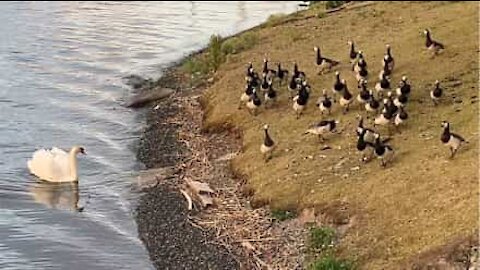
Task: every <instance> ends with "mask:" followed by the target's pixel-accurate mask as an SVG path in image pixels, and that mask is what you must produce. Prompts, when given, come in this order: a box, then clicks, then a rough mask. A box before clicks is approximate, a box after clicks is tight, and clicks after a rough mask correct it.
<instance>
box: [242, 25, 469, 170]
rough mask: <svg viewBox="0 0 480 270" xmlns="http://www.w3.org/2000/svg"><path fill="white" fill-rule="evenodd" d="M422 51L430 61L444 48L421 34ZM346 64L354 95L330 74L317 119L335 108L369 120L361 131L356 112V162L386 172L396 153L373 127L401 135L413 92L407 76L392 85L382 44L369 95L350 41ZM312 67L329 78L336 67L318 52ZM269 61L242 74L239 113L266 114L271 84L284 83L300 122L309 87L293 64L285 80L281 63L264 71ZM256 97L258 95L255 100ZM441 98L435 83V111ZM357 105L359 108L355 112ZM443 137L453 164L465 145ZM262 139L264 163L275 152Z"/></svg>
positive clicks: (313, 129)
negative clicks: (374, 165)
mask: <svg viewBox="0 0 480 270" xmlns="http://www.w3.org/2000/svg"><path fill="white" fill-rule="evenodd" d="M424 34H425V48H426V50H427V51H429V52H430V53H431V57H435V56H437V55H438V54H440V53H441V52H442V51H443V50H444V49H445V46H444V45H443V44H442V43H440V42H438V41H436V40H433V39H432V35H431V32H430V30H428V29H425V30H424ZM348 46H349V54H348V57H349V61H350V64H351V70H352V72H353V76H354V77H355V78H356V81H357V88H358V89H359V90H358V93H353V92H352V91H351V90H350V89H349V86H348V85H347V81H346V80H345V78H342V74H341V73H340V72H339V71H335V73H334V74H335V77H334V83H333V85H332V88H331V90H327V89H323V90H322V94H321V96H320V97H319V98H318V100H317V102H316V107H318V109H319V111H320V113H321V115H322V117H323V116H325V115H328V116H329V117H330V116H331V114H332V109H333V108H334V107H339V108H340V109H341V111H342V113H343V114H347V113H349V112H350V111H351V110H354V109H357V110H358V111H359V112H365V113H366V115H367V118H369V119H370V118H372V119H373V121H372V128H368V127H365V126H364V119H363V117H362V116H361V114H360V113H359V112H357V119H358V121H359V122H358V126H357V127H356V135H357V136H356V137H357V150H358V151H359V152H360V153H361V155H362V158H361V161H363V162H367V161H370V160H372V159H373V158H374V157H376V158H378V159H379V160H380V165H381V166H382V167H386V166H387V164H389V163H391V162H392V161H393V157H394V153H395V150H394V148H393V147H392V146H391V145H389V144H388V141H389V140H390V138H387V136H385V137H386V138H385V139H383V138H382V135H381V134H380V132H378V131H376V128H377V127H380V126H381V127H384V128H385V129H387V130H388V135H389V136H391V135H392V129H395V132H397V133H401V129H402V127H403V126H405V125H406V123H407V122H408V119H409V113H408V110H407V107H408V103H409V101H410V94H411V92H412V85H411V82H410V81H409V79H408V77H407V76H405V75H404V76H402V78H401V80H400V81H399V82H398V86H395V84H394V83H393V82H392V81H391V79H390V77H391V75H392V74H393V72H394V70H395V58H394V56H393V54H392V47H391V45H390V44H386V50H385V54H384V57H383V58H382V68H381V70H380V72H379V73H378V77H377V79H376V80H375V79H374V80H375V84H374V87H373V89H371V88H369V86H368V82H369V81H368V79H369V76H371V73H370V72H369V70H368V67H369V66H368V64H367V60H366V58H365V54H364V52H363V51H361V50H358V51H357V49H356V44H355V43H354V42H353V41H348ZM314 52H315V64H316V66H317V74H319V75H322V74H328V73H329V72H331V71H332V70H334V69H335V67H337V66H339V65H340V61H337V60H334V59H332V58H327V57H325V55H324V54H323V51H322V52H321V50H320V48H319V47H314ZM268 64H269V62H268V59H267V58H266V57H265V59H264V61H263V69H262V74H261V76H260V75H259V74H258V73H257V72H255V70H254V68H253V64H252V63H251V62H250V63H249V65H248V68H247V72H246V77H245V80H246V86H245V90H244V92H243V93H242V95H241V97H240V105H239V109H241V108H242V105H245V106H246V107H247V108H248V110H249V112H250V113H251V114H252V115H254V116H256V115H257V114H258V112H259V109H260V107H261V106H262V104H263V105H264V107H265V108H266V109H268V108H271V107H273V106H274V104H275V103H276V99H277V98H278V96H279V95H278V93H277V90H275V87H274V82H277V86H278V87H279V88H278V89H280V88H283V87H284V85H285V83H286V82H288V83H287V85H286V87H285V88H286V89H287V90H288V92H289V94H290V98H291V104H292V105H291V106H292V109H293V112H294V113H295V116H296V118H297V119H298V118H300V117H301V116H302V114H303V113H304V111H305V109H306V107H307V106H308V104H309V99H310V95H311V93H312V87H311V86H310V84H309V83H308V81H307V76H306V74H305V72H303V71H301V70H300V69H299V66H298V64H297V63H296V62H295V63H293V71H292V73H291V74H290V72H289V71H288V70H285V69H282V66H281V63H277V69H270V68H269V65H268ZM257 89H260V90H261V91H262V93H263V97H264V98H263V101H262V100H261V99H260V97H259V94H258V92H257ZM260 96H261V95H260ZM443 96H444V91H443V89H442V88H441V86H440V82H439V81H438V80H436V81H435V83H434V88H433V89H431V90H430V98H431V100H432V104H433V105H434V106H437V105H438V104H440V102H441V100H442V98H443ZM355 105H358V106H355ZM339 124H340V122H339V121H338V119H333V118H331V119H322V120H321V121H319V122H318V123H315V124H314V125H312V126H310V127H308V128H307V130H306V132H305V134H314V135H316V136H318V138H319V140H320V141H322V142H323V141H324V140H325V136H327V134H337V136H338V134H340V133H339V132H337V130H338V126H339ZM441 127H442V128H443V132H442V134H441V137H440V139H441V140H440V141H441V143H442V144H443V145H445V146H448V147H449V149H450V158H453V157H454V156H455V154H456V152H457V150H458V149H459V147H460V146H461V145H462V144H463V143H466V142H467V141H466V140H465V139H463V138H462V137H461V136H460V135H458V134H455V133H452V132H450V123H449V122H447V121H444V122H442V124H441ZM263 129H264V132H265V135H264V140H263V143H262V144H261V147H260V152H261V153H262V155H264V160H265V162H267V161H269V160H270V159H271V158H272V152H273V151H274V149H275V146H276V144H275V142H274V140H273V139H272V137H271V136H270V134H269V131H268V129H269V125H265V126H264V127H263Z"/></svg>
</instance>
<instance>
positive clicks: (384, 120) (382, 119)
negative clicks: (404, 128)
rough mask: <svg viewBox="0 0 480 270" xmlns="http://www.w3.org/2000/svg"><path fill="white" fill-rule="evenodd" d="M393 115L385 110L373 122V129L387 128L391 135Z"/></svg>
mask: <svg viewBox="0 0 480 270" xmlns="http://www.w3.org/2000/svg"><path fill="white" fill-rule="evenodd" d="M392 118H393V114H392V113H391V112H390V111H389V110H388V109H387V108H383V110H382V113H381V114H380V115H379V116H377V117H375V119H374V120H373V127H376V126H386V127H387V129H388V133H389V134H391V130H390V124H391V122H392Z"/></svg>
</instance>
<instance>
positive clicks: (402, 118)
mask: <svg viewBox="0 0 480 270" xmlns="http://www.w3.org/2000/svg"><path fill="white" fill-rule="evenodd" d="M407 119H408V113H407V112H406V111H405V109H403V107H400V111H399V112H398V113H397V114H396V115H395V119H394V120H393V122H394V124H395V127H396V128H397V131H398V132H400V129H399V128H400V126H402V125H405V124H406V122H407Z"/></svg>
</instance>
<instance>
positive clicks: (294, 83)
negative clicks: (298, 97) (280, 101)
mask: <svg viewBox="0 0 480 270" xmlns="http://www.w3.org/2000/svg"><path fill="white" fill-rule="evenodd" d="M299 81H300V79H299V78H296V77H295V76H292V79H291V80H290V83H289V84H288V90H289V92H290V97H291V98H293V97H294V96H295V93H297V91H298V90H299V89H298V88H299Z"/></svg>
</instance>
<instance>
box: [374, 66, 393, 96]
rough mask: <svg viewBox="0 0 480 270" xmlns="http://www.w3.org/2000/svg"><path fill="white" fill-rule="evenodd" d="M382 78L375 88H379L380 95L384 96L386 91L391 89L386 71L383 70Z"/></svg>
mask: <svg viewBox="0 0 480 270" xmlns="http://www.w3.org/2000/svg"><path fill="white" fill-rule="evenodd" d="M381 75H382V76H381V77H382V78H381V80H380V81H379V82H378V83H377V84H376V85H375V90H377V93H378V94H379V96H381V97H383V93H384V91H387V90H388V89H390V80H389V79H388V77H387V76H386V75H385V73H384V72H383V71H382V73H381Z"/></svg>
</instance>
